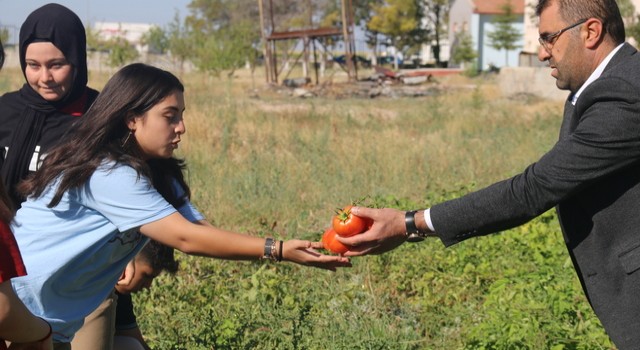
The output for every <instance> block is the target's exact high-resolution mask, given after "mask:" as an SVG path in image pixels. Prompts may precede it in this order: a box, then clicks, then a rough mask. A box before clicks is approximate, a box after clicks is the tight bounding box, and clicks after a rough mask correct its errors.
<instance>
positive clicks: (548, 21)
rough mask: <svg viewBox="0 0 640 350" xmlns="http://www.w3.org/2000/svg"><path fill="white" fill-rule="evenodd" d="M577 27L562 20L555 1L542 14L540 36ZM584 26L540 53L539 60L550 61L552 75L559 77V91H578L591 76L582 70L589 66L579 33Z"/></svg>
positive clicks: (555, 40) (550, 44)
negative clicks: (585, 62) (586, 62)
mask: <svg viewBox="0 0 640 350" xmlns="http://www.w3.org/2000/svg"><path fill="white" fill-rule="evenodd" d="M574 24H575V23H566V22H565V21H564V20H562V18H561V17H560V11H559V6H558V4H557V1H553V2H552V3H551V5H549V6H548V7H547V8H545V9H544V10H543V11H542V13H540V25H539V32H540V37H541V38H545V37H548V36H549V35H550V34H553V33H558V31H561V30H563V29H565V28H567V27H570V26H573V25H574ZM583 25H584V24H579V25H576V26H575V27H572V28H570V29H567V30H566V31H563V32H561V33H560V34H559V35H557V36H555V37H553V38H552V39H551V40H550V42H547V43H546V44H545V45H544V46H541V47H540V49H539V50H538V59H540V61H548V62H549V67H551V76H552V77H554V78H556V86H557V87H558V89H561V90H570V91H571V92H576V91H578V90H579V89H580V87H581V86H582V84H584V82H585V81H586V78H587V77H588V74H587V75H586V76H584V74H585V72H582V71H581V67H586V66H588V65H587V64H584V62H581V61H583V60H584V57H583V50H584V48H583V46H582V42H581V40H580V33H579V31H580V30H581V28H582V27H583ZM545 46H546V47H545Z"/></svg>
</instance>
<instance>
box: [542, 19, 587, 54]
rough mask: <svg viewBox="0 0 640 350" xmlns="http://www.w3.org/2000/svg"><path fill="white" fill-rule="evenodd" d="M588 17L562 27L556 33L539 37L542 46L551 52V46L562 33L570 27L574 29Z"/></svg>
mask: <svg viewBox="0 0 640 350" xmlns="http://www.w3.org/2000/svg"><path fill="white" fill-rule="evenodd" d="M587 19H588V18H585V19H583V20H580V21H578V23H575V24H572V25H570V26H568V27H566V28H563V29H560V30H559V31H557V32H555V33H551V34H545V35H541V36H540V37H539V38H538V42H540V45H542V47H544V49H545V50H547V52H551V48H552V47H553V44H554V43H555V41H556V39H558V37H559V36H560V35H562V33H564V32H566V31H567V30H569V29H573V28H575V27H577V26H579V25H581V24H582V23H584V22H586V21H587Z"/></svg>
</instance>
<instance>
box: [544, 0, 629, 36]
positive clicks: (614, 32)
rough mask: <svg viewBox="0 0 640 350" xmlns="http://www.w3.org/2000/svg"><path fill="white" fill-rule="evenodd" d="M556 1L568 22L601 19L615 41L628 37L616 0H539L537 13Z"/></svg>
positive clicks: (561, 14) (561, 13) (562, 15)
mask: <svg viewBox="0 0 640 350" xmlns="http://www.w3.org/2000/svg"><path fill="white" fill-rule="evenodd" d="M554 2H557V3H558V6H559V8H560V17H561V18H562V19H563V20H564V21H565V22H567V23H568V24H572V23H576V22H578V21H580V20H583V19H587V18H597V19H599V20H600V21H601V22H602V24H603V26H604V31H605V33H609V35H610V36H611V39H613V41H614V43H616V44H622V43H623V42H624V40H625V38H626V34H625V32H624V22H623V21H622V15H620V9H619V8H618V4H617V3H616V0H539V1H538V5H537V6H536V15H537V16H538V17H540V14H541V13H542V11H543V10H544V9H546V8H547V7H549V6H551V4H553V3H554Z"/></svg>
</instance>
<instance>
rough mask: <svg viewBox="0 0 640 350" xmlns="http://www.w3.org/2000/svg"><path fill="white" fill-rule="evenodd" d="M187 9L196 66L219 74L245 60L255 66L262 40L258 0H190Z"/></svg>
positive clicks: (186, 20)
mask: <svg viewBox="0 0 640 350" xmlns="http://www.w3.org/2000/svg"><path fill="white" fill-rule="evenodd" d="M189 9H190V11H191V14H190V15H189V16H187V18H186V19H185V26H187V27H188V28H189V29H190V30H191V31H192V34H191V36H190V39H191V40H190V42H191V44H192V45H193V50H191V52H192V54H194V55H195V57H194V63H195V64H196V66H197V67H198V68H199V69H201V70H203V71H208V72H212V73H214V74H215V75H216V76H218V75H219V74H220V72H221V71H223V70H228V71H229V72H230V74H232V73H233V71H235V70H236V69H238V68H240V67H242V66H243V65H244V64H246V63H247V62H249V64H250V65H251V66H252V67H253V66H255V62H256V60H257V57H258V54H257V52H258V48H259V45H260V40H261V35H260V26H258V25H256V24H257V23H259V9H258V3H257V1H255V0H193V1H192V2H191V3H190V4H189ZM229 76H230V75H229Z"/></svg>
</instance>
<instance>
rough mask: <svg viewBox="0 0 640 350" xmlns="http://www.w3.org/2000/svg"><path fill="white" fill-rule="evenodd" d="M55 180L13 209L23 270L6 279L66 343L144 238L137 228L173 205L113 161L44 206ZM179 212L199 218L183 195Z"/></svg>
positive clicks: (57, 338)
mask: <svg viewBox="0 0 640 350" xmlns="http://www.w3.org/2000/svg"><path fill="white" fill-rule="evenodd" d="M57 186H58V182H57V181H56V182H55V183H54V185H53V186H51V187H50V188H49V189H48V190H47V191H46V192H45V193H43V195H42V196H40V198H37V199H33V198H31V199H29V200H27V201H26V202H25V203H23V204H22V208H21V209H20V210H18V213H17V214H16V217H15V220H14V223H13V224H12V227H11V228H12V230H13V232H14V235H15V237H16V240H17V241H18V246H19V248H20V252H21V254H22V258H23V260H24V264H25V266H26V268H27V273H28V275H27V276H23V277H19V278H14V279H12V281H11V282H12V286H13V289H14V290H15V292H16V294H17V295H18V297H19V298H20V299H21V300H22V302H23V303H24V304H25V305H26V306H27V308H28V309H29V310H31V312H32V313H34V314H35V315H37V316H40V317H42V318H44V319H45V320H47V321H48V322H49V323H50V324H51V326H52V328H53V331H54V332H55V333H54V337H53V339H54V341H59V342H69V341H71V339H72V338H73V335H74V334H75V332H77V331H78V330H79V329H80V328H81V327H82V324H83V320H84V318H85V316H87V315H88V314H89V313H91V312H92V311H93V310H94V309H95V308H96V307H98V305H100V303H101V302H102V301H103V300H104V299H105V298H106V297H107V296H108V295H109V293H111V291H112V290H113V288H114V286H115V284H116V282H117V281H118V278H119V277H120V275H121V274H122V271H123V270H124V268H125V266H126V265H127V263H128V262H129V261H131V259H132V258H133V257H134V256H135V255H136V254H137V253H138V252H139V251H140V249H142V247H143V246H144V244H145V243H146V242H147V241H148V239H147V238H146V237H145V236H143V235H141V234H140V233H139V232H138V228H139V227H140V226H142V225H144V224H148V223H151V222H154V221H157V220H160V219H162V218H164V217H166V216H168V215H170V214H173V213H174V212H176V209H175V208H174V207H173V206H171V204H169V203H168V202H167V201H166V200H165V199H164V198H163V197H162V196H161V195H160V194H159V193H158V192H157V191H156V190H155V188H153V187H152V186H151V183H150V182H149V180H148V179H147V178H146V177H144V176H138V174H137V173H136V171H135V170H134V169H133V168H131V167H130V166H126V165H116V166H115V167H114V163H112V162H111V163H106V164H103V165H102V166H100V167H99V168H98V169H97V170H96V171H95V172H94V174H93V175H92V176H91V178H90V179H89V181H87V183H86V184H85V185H84V186H82V187H80V188H76V189H72V190H69V191H67V192H66V193H64V195H63V196H62V200H61V201H60V203H59V204H58V205H57V206H55V207H54V208H47V205H48V204H49V202H50V201H51V198H52V197H53V195H54V194H55V189H56V188H57ZM174 187H175V188H176V189H175V190H176V191H177V192H176V193H178V194H180V192H179V191H182V193H184V191H183V190H182V189H181V188H180V187H179V186H178V185H177V182H176V183H175V186H174ZM178 211H179V212H180V213H181V214H182V215H183V216H184V217H185V218H187V219H188V220H190V221H197V220H202V219H204V217H203V216H202V214H200V213H199V212H198V211H197V210H196V209H195V208H194V207H193V206H192V205H191V203H189V202H188V201H187V203H186V204H185V205H183V206H182V207H181V208H178Z"/></svg>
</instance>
